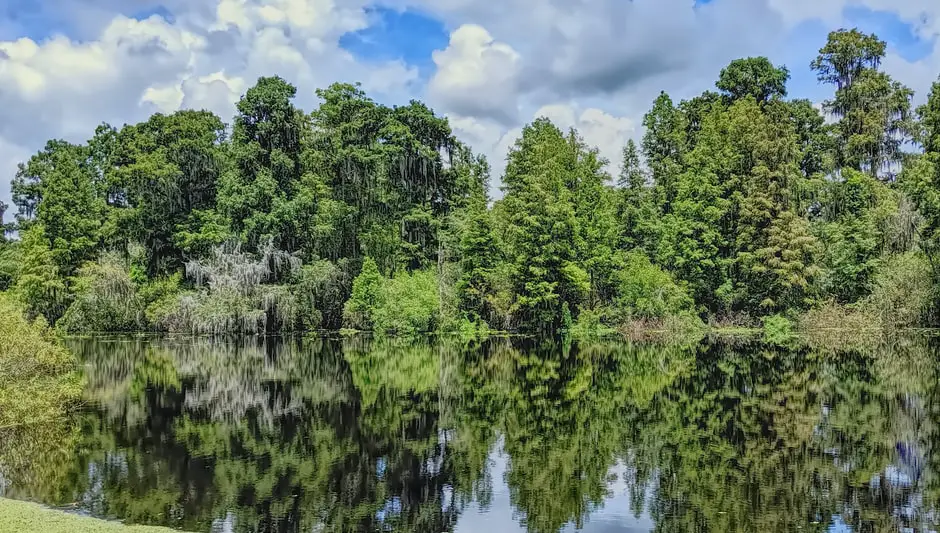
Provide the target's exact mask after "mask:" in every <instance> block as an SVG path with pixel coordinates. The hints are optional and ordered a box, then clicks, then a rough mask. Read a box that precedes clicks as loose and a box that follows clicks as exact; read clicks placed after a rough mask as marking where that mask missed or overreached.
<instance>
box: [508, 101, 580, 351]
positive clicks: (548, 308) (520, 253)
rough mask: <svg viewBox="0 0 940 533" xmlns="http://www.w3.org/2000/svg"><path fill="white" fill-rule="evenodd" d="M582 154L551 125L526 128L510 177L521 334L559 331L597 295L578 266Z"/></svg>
mask: <svg viewBox="0 0 940 533" xmlns="http://www.w3.org/2000/svg"><path fill="white" fill-rule="evenodd" d="M577 173H578V153H577V151H576V150H575V149H573V146H572V144H571V143H569V141H568V139H566V138H565V136H564V135H563V134H562V132H561V131H560V130H559V129H558V128H557V127H556V126H555V125H554V124H552V123H551V122H550V121H549V120H548V119H545V118H540V119H538V120H536V121H535V122H533V123H532V124H529V125H527V126H526V127H525V128H524V129H523V130H522V136H521V137H520V138H519V139H517V140H516V143H515V145H514V146H513V147H512V148H511V149H510V151H509V156H508V159H507V165H506V173H505V175H504V178H503V190H504V192H505V197H504V199H503V202H504V203H505V209H504V211H503V212H504V213H507V216H508V217H509V220H508V221H507V224H506V225H507V227H508V228H509V231H508V235H507V239H508V242H507V243H506V250H507V252H508V254H509V260H510V261H511V263H512V266H513V272H512V285H513V289H514V293H515V304H514V307H513V310H514V314H515V315H516V317H517V321H518V325H519V327H520V328H521V329H523V330H525V331H530V332H554V331H558V330H559V329H561V328H562V326H563V324H564V317H565V314H566V312H568V313H571V312H573V311H574V310H576V309H577V307H578V306H579V305H580V304H581V302H582V301H583V300H584V298H585V297H586V296H587V294H588V292H589V290H590V279H589V275H588V273H587V272H585V270H584V269H583V268H582V267H581V266H579V264H578V251H579V250H580V249H581V248H582V246H583V244H582V242H581V231H580V227H579V224H578V218H577V212H576V208H575V202H574V197H573V193H572V191H571V189H570V184H571V183H572V182H573V181H574V180H575V179H576V176H577Z"/></svg>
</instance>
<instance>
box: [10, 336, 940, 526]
mask: <svg viewBox="0 0 940 533" xmlns="http://www.w3.org/2000/svg"><path fill="white" fill-rule="evenodd" d="M934 342H935V341H933V340H931V339H928V338H912V339H903V340H901V341H895V342H893V343H891V344H887V343H881V344H877V345H872V346H863V347H848V348H842V349H822V348H816V347H812V346H805V345H795V346H788V347H775V346H767V345H761V344H758V343H755V342H744V341H739V342H719V341H702V342H693V343H689V344H680V345H645V346H640V345H631V344H623V343H602V342H599V343H585V344H578V343H558V342H547V341H546V342H537V341H533V340H524V339H491V340H487V341H484V342H477V343H470V344H466V343H459V342H450V341H446V340H440V339H438V340H433V341H432V340H428V339H423V340H401V339H398V340H393V339H384V340H379V339H376V340H371V339H365V338H358V337H357V338H348V339H342V340H320V339H316V340H314V339H304V340H300V339H289V340H284V339H274V338H269V339H252V340H246V341H242V342H234V341H222V340H209V339H168V338H130V339H123V338H111V339H105V338H102V339H93V340H73V341H71V346H72V348H73V349H74V350H75V351H76V352H77V353H78V354H79V356H80V357H81V359H82V360H83V361H84V362H85V368H86V375H87V376H86V377H87V390H86V399H87V401H88V405H89V408H88V409H87V410H85V411H84V412H82V413H79V414H77V415H76V416H75V417H74V419H73V420H72V421H70V422H69V424H70V425H69V427H63V428H44V430H43V431H36V432H33V433H35V435H33V436H32V437H30V438H31V439H32V440H31V442H30V446H28V447H27V446H26V445H25V443H23V446H16V445H12V446H11V445H9V444H8V445H6V446H4V447H3V448H0V469H2V471H0V473H2V477H0V479H2V480H3V483H0V491H2V492H0V493H2V494H3V495H5V496H7V497H14V498H24V499H33V500H39V501H43V502H45V503H48V504H51V505H57V506H67V507H69V508H77V509H80V510H82V511H84V512H88V513H91V514H93V515H96V516H102V517H109V518H119V519H122V520H125V521H126V522H128V523H145V524H156V525H168V526H172V527H176V528H180V529H185V530H188V531H238V532H254V531H277V532H293V531H298V532H299V531H380V530H381V531H415V532H435V531H454V530H456V531H458V532H468V533H470V532H480V531H483V532H486V533H489V532H490V531H495V530H500V531H502V530H528V531H532V532H555V531H559V530H562V529H585V530H592V529H595V530H597V531H602V530H603V531H607V530H609V529H622V528H631V527H632V528H633V529H632V530H637V531H642V530H648V529H653V530H655V531H663V532H672V531H677V532H678V531H682V532H686V531H717V532H738V531H741V532H744V531H795V530H798V529H799V530H802V531H824V530H827V529H829V528H830V527H831V526H832V525H833V524H840V525H842V526H844V527H845V528H846V529H847V530H852V531H887V530H892V531H893V530H898V529H899V528H911V529H912V530H914V531H927V530H929V529H934V528H935V527H936V522H937V521H938V518H937V515H936V510H937V500H938V496H940V490H938V489H940V484H938V481H937V476H936V474H935V472H937V471H938V469H940V463H938V453H937V451H936V446H935V445H934V442H937V439H938V438H940V435H938V432H937V427H938V425H937V420H938V417H940V396H938V389H940V385H938V372H937V359H936V357H935V355H934V354H935V347H934V346H933V344H934ZM63 434H67V435H74V438H71V439H61V438H59V437H56V436H57V435H63ZM36 435H38V436H36ZM42 435H49V437H46V438H47V439H48V442H39V444H37V439H38V441H42V439H43V437H42ZM37 446H39V448H37ZM42 446H45V447H46V448H45V449H48V450H49V452H48V453H41V454H36V453H35V450H36V449H42ZM18 449H19V450H23V451H21V452H17V451H16V450H18ZM25 450H33V451H29V452H27V451H25ZM56 450H58V452H56ZM25 453H29V454H31V455H30V456H24V454H25ZM25 459H28V460H25ZM24 464H28V468H24V467H23V465H24ZM3 465H6V466H3ZM10 465H16V468H13V467H12V466H10ZM504 508H509V509H511V510H512V512H511V513H500V512H498V510H499V509H504ZM481 524H483V525H481Z"/></svg>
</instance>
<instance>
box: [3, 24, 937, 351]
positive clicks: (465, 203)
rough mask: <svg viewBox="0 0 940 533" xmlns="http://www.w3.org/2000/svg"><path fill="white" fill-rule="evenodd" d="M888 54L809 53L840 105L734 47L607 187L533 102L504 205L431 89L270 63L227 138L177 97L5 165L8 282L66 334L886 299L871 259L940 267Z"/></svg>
mask: <svg viewBox="0 0 940 533" xmlns="http://www.w3.org/2000/svg"><path fill="white" fill-rule="evenodd" d="M885 53H886V47H885V43H884V42H883V41H881V40H879V39H878V38H877V37H876V36H874V35H866V34H863V33H861V32H859V31H858V30H839V31H836V32H833V33H832V34H830V36H829V39H828V42H827V43H826V44H825V46H823V48H821V49H820V52H819V55H818V57H817V58H816V59H815V60H814V61H813V62H812V65H811V66H812V68H813V69H814V70H815V71H816V73H817V75H818V78H819V80H820V81H821V82H823V83H827V84H831V85H833V86H834V94H833V97H832V99H831V100H830V101H828V102H826V104H825V105H824V106H823V108H822V109H823V110H824V111H825V112H827V113H828V114H829V116H832V117H835V119H836V120H835V121H832V122H831V123H828V122H827V120H826V117H825V116H824V115H823V113H822V112H820V109H817V108H816V106H814V104H813V103H812V102H810V101H808V100H792V101H791V100H786V95H787V82H788V80H789V70H788V69H787V68H786V67H784V66H777V65H774V64H772V63H771V62H770V61H769V60H768V59H767V58H765V57H751V58H742V59H737V60H734V61H732V62H731V63H730V64H729V65H728V66H727V67H726V68H725V69H723V70H722V71H721V72H720V73H719V75H718V79H717V81H716V84H715V85H716V87H717V91H715V90H711V91H709V90H706V91H704V92H702V93H701V94H700V95H698V96H694V97H692V98H689V99H687V100H683V101H681V102H679V103H678V104H676V103H674V101H673V100H672V98H671V97H670V96H669V95H668V94H667V93H665V92H662V93H660V95H659V96H658V97H657V98H656V100H655V101H654V102H653V104H652V107H651V109H650V110H649V112H648V113H647V114H646V115H645V116H644V120H643V126H644V130H645V131H644V135H643V138H642V140H641V142H640V143H639V145H638V143H637V141H636V140H633V139H631V140H629V141H628V142H627V143H626V145H625V146H624V148H623V153H622V157H623V160H622V162H621V168H620V172H619V174H618V176H617V179H616V185H612V181H613V180H612V179H611V175H610V173H609V170H608V169H609V168H610V167H611V165H610V163H609V162H608V161H607V160H605V159H604V158H603V157H602V156H601V154H600V152H599V151H598V149H597V148H595V147H592V146H590V145H588V144H587V143H586V142H585V140H584V138H583V137H582V136H581V134H580V133H579V132H578V131H576V130H574V129H571V130H569V131H567V132H564V131H562V130H561V129H559V128H558V127H557V126H556V125H554V124H552V122H551V121H549V120H548V119H546V118H544V117H543V118H539V119H537V120H535V121H534V122H532V123H531V124H528V125H527V126H526V127H525V128H523V130H522V132H521V134H520V136H519V138H518V139H516V141H515V143H514V144H513V145H512V146H511V148H510V150H509V153H508V154H507V157H506V163H507V164H506V167H505V173H504V175H503V176H502V177H501V183H502V188H503V193H504V194H503V197H502V198H501V199H499V200H498V201H495V202H491V200H490V198H489V196H488V192H489V180H490V167H489V165H488V163H487V161H486V160H485V159H484V158H483V157H482V156H480V155H478V154H474V153H473V151H472V150H471V149H470V148H469V147H467V146H466V145H465V144H463V143H462V142H460V141H459V140H458V139H457V138H456V137H455V136H454V133H453V131H452V129H451V126H450V124H449V122H448V120H447V119H446V118H444V117H441V116H438V115H437V114H435V112H434V111H433V110H432V109H430V108H429V107H428V106H426V105H425V104H423V103H421V102H418V101H410V102H408V103H407V104H406V105H398V106H387V105H383V104H380V103H378V102H376V101H374V100H372V99H371V98H370V97H369V96H367V95H366V93H365V92H364V91H363V90H362V87H361V86H360V85H358V84H344V83H337V84H333V85H330V86H328V87H327V88H325V89H322V90H319V91H317V96H318V97H319V98H320V103H319V105H318V106H317V107H316V108H315V109H313V110H312V112H310V113H307V112H305V111H303V110H301V109H299V108H298V107H296V105H295V102H294V100H295V97H296V94H297V89H296V87H295V86H293V85H291V84H290V83H288V82H287V81H286V80H284V79H282V78H280V77H277V76H274V77H263V78H260V79H258V81H257V83H256V84H255V85H254V86H252V87H251V88H249V89H248V90H247V91H246V93H245V94H244V95H243V96H242V98H241V99H240V100H239V101H238V103H237V106H236V107H237V112H236V114H235V117H234V121H233V124H232V129H231V135H228V134H227V130H226V128H225V126H224V125H223V122H222V120H221V119H219V118H218V117H216V116H215V115H213V114H211V113H209V112H206V111H180V112H178V113H174V114H171V115H163V114H156V115H153V116H152V117H150V118H149V119H148V120H146V121H144V122H141V123H139V124H130V125H126V126H124V127H122V128H113V127H111V126H109V125H107V124H102V125H101V126H99V127H98V128H97V129H96V130H95V133H94V135H93V136H92V138H91V139H89V140H88V141H87V142H86V143H84V144H71V143H67V142H64V141H59V140H53V141H50V142H48V143H47V145H46V146H45V147H44V148H43V149H42V150H41V151H39V152H38V153H37V154H35V155H34V156H33V157H31V158H30V159H29V160H28V161H26V162H24V163H23V164H21V165H20V167H19V170H18V172H17V174H16V176H15V177H14V180H13V186H12V192H13V201H14V203H15V204H16V206H17V208H18V213H17V223H16V225H15V226H16V227H15V228H13V227H7V226H4V229H5V230H12V229H15V230H16V232H17V233H18V236H19V239H20V240H19V242H15V243H9V242H6V240H7V239H6V238H4V239H3V240H2V242H0V289H2V288H8V289H10V290H11V292H12V293H13V294H15V295H16V296H17V298H19V299H20V301H21V302H23V303H24V305H25V306H26V308H27V311H28V313H29V314H30V315H31V316H37V315H42V316H43V317H45V318H46V319H47V320H48V321H50V322H51V323H55V322H56V321H58V320H60V318H61V317H63V315H66V317H65V320H64V321H63V322H62V327H63V328H64V329H65V330H68V331H87V330H89V329H107V330H136V329H145V328H153V329H157V330H169V331H188V332H201V333H262V332H275V331H296V330H313V329H337V328H340V327H343V326H346V327H350V328H356V329H364V330H378V331H382V332H403V333H413V332H418V331H433V330H446V331H451V330H460V331H471V330H473V331H479V330H488V329H490V328H496V329H500V330H506V331H518V332H523V333H531V334H543V333H547V334H554V333H558V332H561V331H563V330H569V329H571V328H572V327H574V328H577V327H580V326H578V324H581V325H583V326H584V328H582V329H596V328H595V326H596V324H599V323H606V324H607V325H617V326H622V325H623V324H624V323H627V322H630V323H632V324H633V325H634V326H636V325H637V324H641V323H645V324H656V323H660V324H663V323H665V322H667V321H670V320H680V319H677V318H676V317H693V315H699V317H701V318H702V319H705V320H708V321H709V322H716V321H717V322H727V321H729V320H730V321H743V322H747V323H753V319H754V318H756V317H759V316H767V315H775V314H788V313H790V314H792V313H799V312H805V311H807V310H809V309H811V308H812V307H813V306H814V305H819V303H820V302H834V303H835V304H836V305H875V303H874V301H875V300H869V299H868V297H869V296H870V294H871V292H872V290H873V289H875V288H876V287H880V286H881V285H879V283H880V282H877V283H876V280H875V277H876V275H877V276H879V279H883V280H885V283H886V284H887V285H886V286H889V285H890V286H897V285H898V284H901V285H903V283H901V282H900V281H897V280H896V281H890V282H889V281H887V280H889V279H890V276H889V275H888V274H887V273H886V272H885V271H884V269H886V268H899V269H902V270H909V267H910V265H908V264H907V263H904V262H903V261H900V260H898V261H894V258H896V257H898V256H905V257H906V255H907V254H924V256H925V258H926V260H927V262H928V264H930V265H931V266H932V267H933V266H935V265H937V264H940V258H938V253H937V250H940V192H938V191H940V170H938V169H940V141H938V139H940V133H938V132H940V103H938V102H940V98H938V96H937V93H938V92H940V82H938V84H937V87H935V88H934V91H933V92H932V93H931V94H930V95H929V96H928V98H927V103H926V104H925V105H924V106H922V107H921V108H920V109H918V110H917V113H916V116H915V114H914V113H911V109H910V106H911V99H912V92H911V91H910V90H909V89H907V88H906V87H904V86H902V85H901V84H899V83H897V82H895V81H894V80H892V79H891V77H890V76H889V75H888V74H886V73H884V72H882V71H881V70H880V68H881V60H882V59H883V57H884V56H885ZM915 119H919V123H917V121H916V120H915ZM912 140H915V141H917V142H919V143H920V146H922V147H923V148H924V151H925V153H923V154H914V153H905V151H904V149H905V144H906V143H908V141H912ZM898 170H900V171H901V172H900V180H899V183H894V178H895V175H896V173H897V171H898ZM4 209H5V206H0V211H3V210H4ZM0 219H2V214H0ZM0 222H2V220H0ZM138 250H142V253H138ZM113 254H116V255H113ZM641 258H642V259H641ZM644 261H645V262H644ZM119 262H123V263H124V265H123V266H120V265H119ZM932 270H933V273H932V279H933V280H940V273H938V272H937V271H936V269H935V268H932ZM357 274H358V278H357V277H356V276H357ZM897 274H898V275H901V274H904V275H905V276H907V273H902V272H898V273H897ZM354 278H356V279H354ZM904 279H921V278H920V277H917V276H914V277H913V278H912V277H910V276H907V277H905V278H904ZM432 280H433V283H432ZM932 283H933V282H931V287H932ZM892 284H893V285H892ZM914 286H916V287H921V286H922V285H920V284H919V282H918V283H915V284H914ZM884 290H888V289H884ZM888 292H890V291H888ZM931 294H932V292H931ZM872 298H874V296H872ZM879 298H881V297H879ZM930 298H932V296H931V297H930ZM399 299H400V300H401V302H405V304H407V305H405V304H402V305H405V308H404V309H400V310H398V311H395V307H394V306H395V305H398V304H399V303H400V302H398V301H393V300H399ZM878 301H880V302H882V303H880V304H878V305H887V304H885V303H884V302H888V301H892V298H891V297H887V296H886V297H884V298H883V299H881V300H878ZM66 310H68V312H67V311H66ZM879 313H882V311H879ZM906 313H907V312H906V311H905V312H904V313H900V314H901V315H905V316H904V317H901V316H899V317H898V321H897V322H896V323H908V322H910V321H911V320H913V319H911V318H910V317H908V316H907V315H906ZM582 314H584V317H583V318H582V317H581V315H582ZM873 314H874V313H873ZM873 314H870V315H869V314H866V315H865V316H873ZM934 318H935V317H934V316H933V314H932V313H927V314H926V315H925V316H923V317H921V318H920V319H919V320H920V321H925V320H926V321H932V320H934ZM681 320H684V318H682V319H681ZM695 320H698V318H696V319H695ZM878 321H879V322H882V321H884V322H885V323H895V322H894V321H893V319H891V320H889V319H888V318H887V317H886V318H884V319H878Z"/></svg>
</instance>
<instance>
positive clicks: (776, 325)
mask: <svg viewBox="0 0 940 533" xmlns="http://www.w3.org/2000/svg"><path fill="white" fill-rule="evenodd" d="M762 324H763V332H762V335H763V339H764V342H767V343H770V344H785V343H787V342H789V341H791V340H793V338H794V337H795V333H794V331H793V329H794V328H793V322H792V321H791V320H790V319H788V318H787V317H785V316H782V315H772V316H767V317H764V318H763V319H762Z"/></svg>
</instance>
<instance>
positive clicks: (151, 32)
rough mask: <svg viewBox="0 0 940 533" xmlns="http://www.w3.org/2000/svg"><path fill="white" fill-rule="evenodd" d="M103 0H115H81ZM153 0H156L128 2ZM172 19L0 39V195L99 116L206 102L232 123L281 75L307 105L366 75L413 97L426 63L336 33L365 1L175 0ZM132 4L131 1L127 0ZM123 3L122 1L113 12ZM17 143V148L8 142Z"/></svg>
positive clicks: (121, 118)
mask: <svg viewBox="0 0 940 533" xmlns="http://www.w3.org/2000/svg"><path fill="white" fill-rule="evenodd" d="M80 1H82V2H85V3H94V2H97V3H98V4H97V5H98V6H99V7H101V5H103V4H105V3H107V2H111V0H80ZM131 1H132V2H137V4H139V5H140V6H141V7H149V6H151V3H150V2H149V0H131ZM163 4H164V5H168V6H172V7H173V8H174V11H173V15H174V16H173V18H172V20H169V21H168V20H165V19H164V18H162V17H160V16H156V15H155V16H152V17H150V18H147V19H145V20H136V19H133V18H129V17H126V16H123V15H114V14H113V13H114V11H112V15H111V18H110V20H109V21H107V22H106V23H103V22H102V20H101V19H100V13H99V12H97V11H96V13H97V14H96V18H95V19H94V21H93V23H92V22H89V23H88V24H87V25H86V26H83V27H82V31H80V32H78V33H79V34H85V33H90V32H91V29H95V30H96V31H95V32H94V34H93V35H91V36H90V37H88V38H84V39H75V38H67V37H65V36H61V35H55V36H50V37H48V38H46V39H43V40H38V41H37V40H32V39H29V38H19V39H15V40H8V41H3V40H0V109H4V120H3V121H0V148H2V150H3V151H2V153H0V156H3V157H4V158H5V159H4V164H5V165H6V161H9V158H13V157H15V158H16V160H15V161H13V162H11V163H10V165H13V166H10V165H6V166H5V167H4V168H2V169H0V171H4V176H3V177H2V178H0V182H3V185H2V186H0V200H2V201H6V202H9V198H10V197H9V190H8V189H9V180H10V178H12V173H13V169H14V168H15V162H16V161H19V160H22V159H24V158H25V157H24V156H25V155H26V154H29V153H31V152H35V151H37V150H39V149H40V148H42V146H43V145H44V144H45V141H46V140H47V139H50V138H65V139H67V140H70V141H73V142H80V141H84V140H86V139H87V138H89V137H90V136H91V135H92V134H93V132H94V128H95V126H96V125H97V124H99V123H101V122H109V123H111V124H114V125H117V126H119V125H121V124H124V123H128V122H136V121H139V120H143V119H145V118H146V117H147V116H149V115H150V114H151V113H153V112H156V111H161V112H172V111H175V110H176V109H179V108H189V107H193V108H205V109H209V110H211V111H213V112H215V113H217V114H219V115H220V116H221V117H222V118H223V120H226V121H229V120H230V118H231V116H232V115H233V113H234V106H233V104H234V103H235V102H236V101H237V99H238V98H239V97H240V96H241V95H242V94H244V91H245V90H246V89H247V88H248V87H249V86H250V85H252V84H253V83H254V81H255V80H256V79H257V78H258V77H259V76H264V75H274V74H279V75H281V76H283V77H285V78H286V79H288V80H289V81H291V82H292V83H294V84H296V85H297V86H298V105H300V106H301V107H304V108H308V109H309V108H311V107H313V105H315V102H316V97H315V94H314V90H315V89H316V88H318V87H324V86H326V85H328V84H329V83H332V82H334V81H362V82H363V85H364V87H365V88H366V90H368V91H370V93H372V94H373V95H374V96H377V97H382V96H386V97H390V98H391V99H394V100H395V101H400V100H403V99H405V98H404V97H405V96H408V95H412V94H414V93H415V92H416V91H415V89H414V87H412V84H414V83H415V81H416V80H417V70H416V69H415V68H413V67H410V66H408V65H405V64H403V63H402V62H400V61H391V62H378V63H363V62H360V61H358V60H357V59H356V58H355V57H354V56H352V55H351V54H349V53H348V52H346V51H345V50H343V49H341V48H340V46H339V37H340V36H341V35H343V34H344V33H346V32H348V31H355V30H357V29H360V28H363V27H365V25H366V24H367V22H368V17H367V13H366V12H365V10H364V7H365V4H366V0H349V1H345V0H344V1H342V2H340V1H339V0H335V1H334V0H271V1H262V0H194V1H192V2H182V1H178V0H170V2H169V3H167V2H163ZM122 5H123V6H124V7H126V8H128V9H130V6H131V4H128V3H124V4H122ZM116 7H117V3H115V5H114V8H116ZM11 147H14V148H11Z"/></svg>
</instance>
